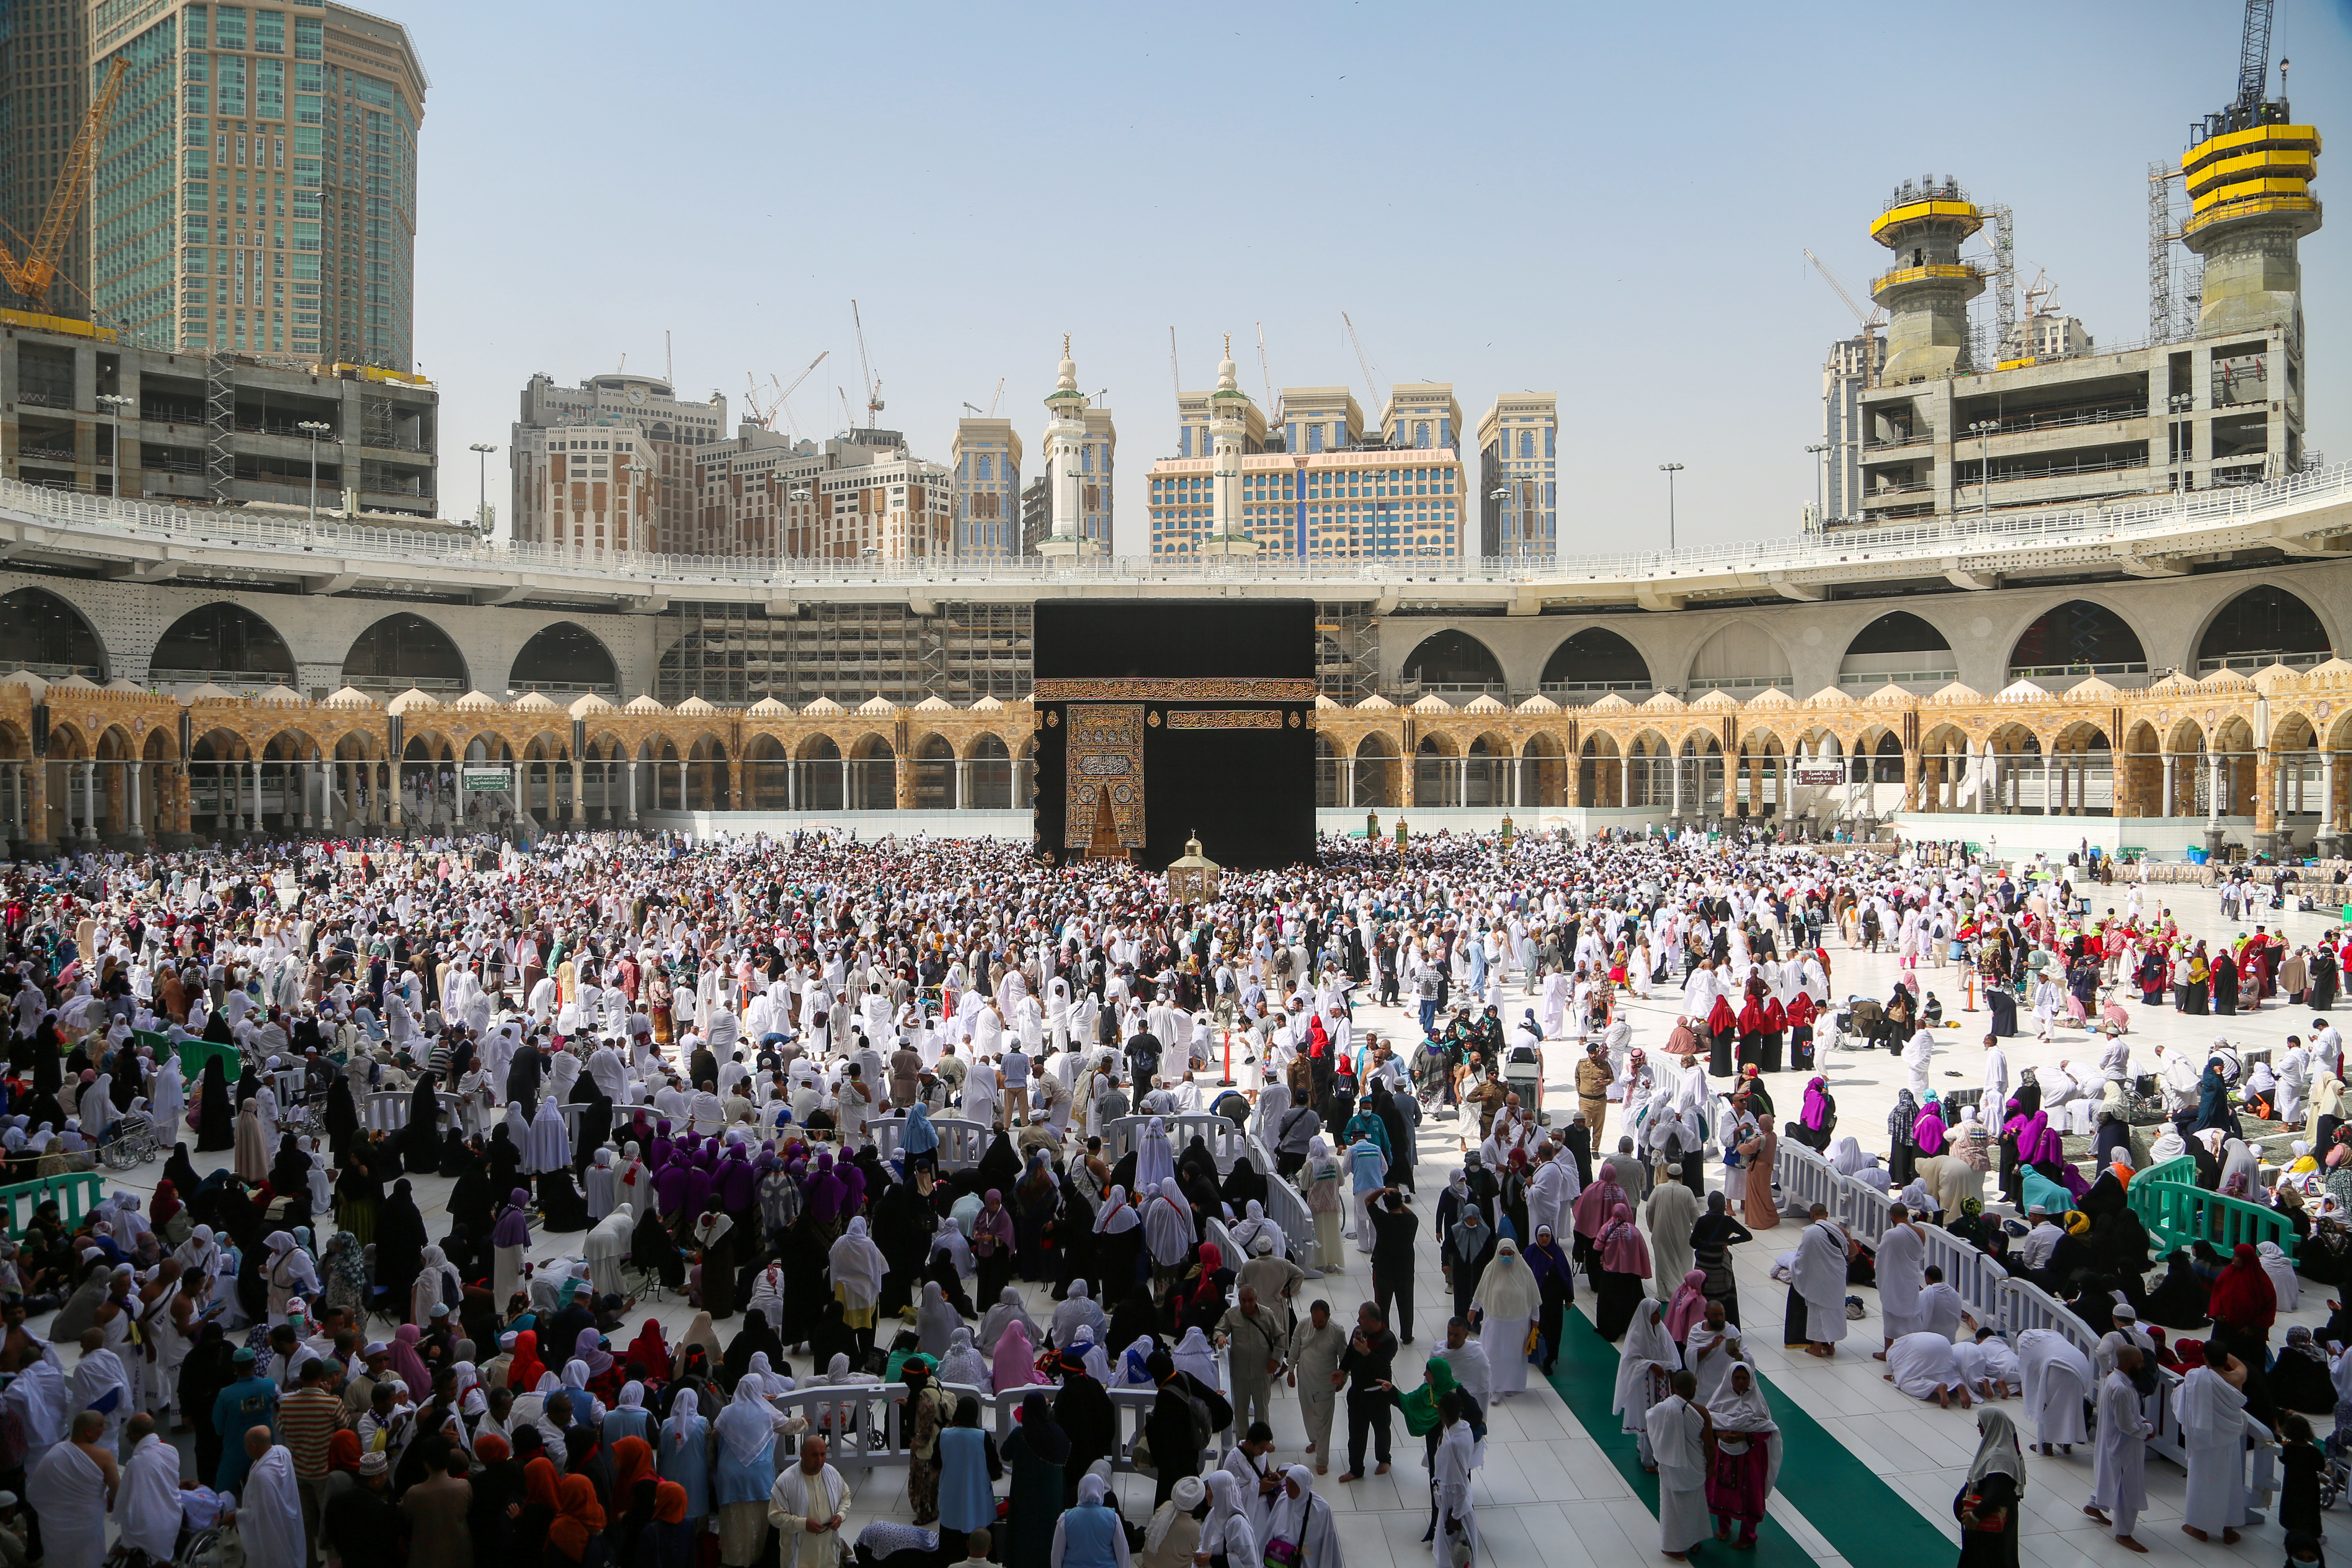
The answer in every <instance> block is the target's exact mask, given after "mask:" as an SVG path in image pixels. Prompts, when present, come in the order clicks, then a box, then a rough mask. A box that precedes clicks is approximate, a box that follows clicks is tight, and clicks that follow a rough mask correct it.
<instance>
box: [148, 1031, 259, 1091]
mask: <svg viewBox="0 0 2352 1568" xmlns="http://www.w3.org/2000/svg"><path fill="white" fill-rule="evenodd" d="M131 1039H132V1040H133V1041H134V1042H136V1043H137V1044H139V1045H142V1046H144V1047H147V1048H148V1049H149V1050H151V1051H153V1052H154V1053H155V1059H156V1060H157V1061H162V1060H163V1057H164V1054H165V1053H166V1052H168V1051H169V1050H170V1049H171V1048H172V1042H171V1040H170V1039H169V1038H168V1037H165V1036H163V1035H159V1034H157V1033H155V1032H154V1031H153V1030H152V1029H140V1030H137V1031H134V1032H133V1033H132V1035H131ZM215 1057H218V1058H220V1059H221V1071H223V1072H224V1073H226V1074H227V1075H228V1079H229V1081H230V1082H231V1083H235V1082H236V1076H237V1074H238V1072H239V1071H240V1070H242V1069H241V1068H240V1067H239V1065H238V1063H239V1058H238V1055H237V1049H236V1047H235V1046H233V1045H224V1044H222V1043H221V1042H220V1041H218V1040H183V1041H181V1042H180V1076H181V1077H182V1078H184V1079H187V1080H188V1084H189V1087H190V1088H194V1085H195V1082H196V1080H197V1079H200V1078H202V1077H204V1074H205V1063H206V1062H208V1061H210V1060H211V1059H212V1058H215Z"/></svg>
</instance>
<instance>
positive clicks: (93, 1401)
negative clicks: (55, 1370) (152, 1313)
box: [66, 1329, 137, 1450]
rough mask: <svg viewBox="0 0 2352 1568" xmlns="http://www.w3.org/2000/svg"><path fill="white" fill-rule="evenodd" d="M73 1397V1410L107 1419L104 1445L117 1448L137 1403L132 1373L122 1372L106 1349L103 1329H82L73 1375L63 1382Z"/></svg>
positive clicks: (115, 1358)
mask: <svg viewBox="0 0 2352 1568" xmlns="http://www.w3.org/2000/svg"><path fill="white" fill-rule="evenodd" d="M66 1387H67V1391H68V1394H70V1395H71V1396H72V1401H73V1403H72V1408H73V1409H76V1410H95V1411H96V1412H98V1414H99V1415H101V1416H103V1417H104V1418H105V1420H106V1446H107V1447H108V1448H109V1449H110V1450H112V1449H114V1448H116V1447H117V1445H118V1443H119V1440H120V1439H121V1436H122V1424H123V1423H124V1422H125V1421H128V1420H129V1419H131V1406H132V1405H134V1404H136V1403H137V1401H136V1400H135V1399H134V1398H133V1397H132V1394H131V1374H130V1373H128V1372H127V1371H125V1370H124V1369H123V1365H122V1358H121V1357H120V1356H118V1355H116V1354H115V1353H114V1352H112V1351H110V1350H109V1349H107V1348H106V1331H105V1330H104V1329H85V1330H83V1331H82V1336H81V1360H80V1361H79V1362H77V1363H74V1369H73V1375H72V1376H71V1377H69V1378H68V1379H67V1380H66Z"/></svg>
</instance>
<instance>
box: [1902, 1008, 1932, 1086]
mask: <svg viewBox="0 0 2352 1568" xmlns="http://www.w3.org/2000/svg"><path fill="white" fill-rule="evenodd" d="M1935 1059H1936V1035H1935V1031H1934V1030H1932V1029H1929V1028H1927V1027H1926V1026H1921V1028H1920V1030H1919V1032H1918V1033H1917V1034H1915V1035H1913V1036H1912V1037H1911V1043H1910V1044H1909V1045H1907V1046H1905V1047H1903V1069H1904V1071H1905V1072H1906V1073H1908V1074H1909V1075H1910V1077H1909V1078H1908V1079H1906V1083H1905V1087H1906V1088H1907V1089H1910V1090H1911V1098H1912V1099H1913V1100H1915V1101H1916V1102H1917V1103H1919V1104H1922V1105H1924V1104H1926V1103H1927V1069H1928V1068H1929V1066H1930V1065H1932V1064H1933V1063H1934V1061H1935Z"/></svg>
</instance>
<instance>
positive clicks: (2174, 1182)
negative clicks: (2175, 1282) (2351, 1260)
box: [2126, 1157, 2296, 1258]
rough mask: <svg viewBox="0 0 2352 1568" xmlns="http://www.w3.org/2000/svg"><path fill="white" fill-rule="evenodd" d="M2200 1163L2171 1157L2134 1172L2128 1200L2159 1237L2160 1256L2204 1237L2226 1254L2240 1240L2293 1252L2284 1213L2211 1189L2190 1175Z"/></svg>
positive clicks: (2291, 1234)
mask: <svg viewBox="0 0 2352 1568" xmlns="http://www.w3.org/2000/svg"><path fill="white" fill-rule="evenodd" d="M2184 1168H2185V1169H2184ZM2196 1169H2197V1163H2196V1162H2195V1161H2194V1160H2190V1159H2187V1158H2185V1157H2184V1158H2182V1159H2179V1160H2167V1161H2166V1162H2165V1163H2163V1164H2161V1165H2156V1166H2151V1167H2150V1168H2149V1169H2147V1170H2145V1171H2142V1172H2140V1173H2137V1175H2135V1176H2133V1177H2132V1183H2131V1186H2130V1188H2129V1189H2128V1190H2127V1192H2126V1201H2128V1202H2129V1203H2130V1205H2131V1209H2132V1213H2134V1214H2136V1215H2138V1216H2139V1222H2140V1224H2141V1225H2143V1226H2147V1232H2148V1234H2149V1235H2150V1236H2153V1237H2156V1240H2157V1245H2158V1247H2159V1248H2160V1249H2161V1256H2163V1257H2166V1258H2169V1257H2171V1256H2172V1255H2173V1254H2174V1253H2176V1252H2178V1251H2179V1250H2180V1249H2181V1248H2182V1247H2187V1246H2188V1245H2189V1243H2191V1242H2196V1241H2202V1242H2206V1243H2208V1244H2210V1246H2211V1247H2214V1249H2215V1250H2217V1251H2219V1252H2220V1253H2221V1255H2222V1256H2223V1257H2225V1258H2226V1257H2227V1256H2229V1254H2230V1252H2231V1249H2232V1248H2234V1247H2239V1246H2241V1245H2243V1246H2248V1247H2259V1246H2260V1245H2262V1244H2263V1242H2265V1241H2268V1242H2273V1243H2275V1244H2276V1245H2277V1247H2278V1249H2279V1250H2280V1251H2281V1252H2284V1253H2285V1254H2286V1255H2287V1257H2288V1258H2293V1257H2294V1249H2295V1241H2296V1237H2295V1234H2294V1226H2291V1225H2289V1224H2287V1222H2286V1216H2285V1215H2282V1214H2280V1213H2279V1212H2278V1211H2277V1210H2276V1209H2270V1208H2264V1207H2263V1205H2260V1204H2250V1203H2247V1202H2245V1201H2243V1200H2242V1199H2240V1198H2225V1197H2223V1196H2221V1194H2219V1193H2209V1192H2207V1191H2206V1190H2205V1189H2204V1188H2202V1187H2200V1186H2198V1185H2197V1184H2195V1183H2194V1181H2192V1180H2189V1178H2190V1177H2193V1176H2194V1175H2195V1173H2196Z"/></svg>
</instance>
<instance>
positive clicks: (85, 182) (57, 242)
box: [0, 56, 129, 310]
mask: <svg viewBox="0 0 2352 1568" xmlns="http://www.w3.org/2000/svg"><path fill="white" fill-rule="evenodd" d="M127 70H129V66H128V65H127V64H126V63H125V62H124V61H123V59H122V58H121V56H117V57H116V58H114V60H113V61H112V62H111V63H110V65H108V67H107V68H106V80H105V81H103V82H101V83H100V85H99V89H98V96H97V98H96V99H94V100H91V103H90V106H89V113H87V114H85V115H83V116H82V121H81V130H80V131H79V132H77V133H76V134H75V136H74V140H73V146H72V147H71V148H69V149H68V151H67V153H66V157H65V163H64V165H63V166H62V167H61V168H59V169H58V183H57V188H56V189H54V190H52V191H51V192H50V193H49V205H48V208H47V211H45V212H43V213H42V214H41V226H40V227H39V229H38V230H37V231H36V232H35V234H34V236H33V244H32V248H31V249H29V250H27V251H26V253H25V256H24V258H23V259H22V260H19V259H18V258H16V256H15V255H14V254H13V253H12V252H11V251H10V250H9V249H8V247H7V246H6V245H5V244H0V278H5V279H7V283H8V287H9V288H11V289H15V290H16V292H17V294H18V295H20V296H21V297H22V298H23V299H24V300H25V302H26V304H27V305H28V306H30V307H31V308H32V309H33V310H46V309H47V306H48V296H49V285H50V284H51V283H53V282H55V281H56V280H57V276H58V257H59V256H61V255H62V254H63V253H64V251H65V247H66V237H67V235H68V232H69V231H70V230H71V228H72V226H73V220H74V216H75V215H76V214H77V213H79V212H80V210H81V201H82V195H83V193H84V192H85V191H87V190H88V189H89V175H90V170H91V169H92V167H93V166H95V164H96V163H97V160H98V133H99V132H100V131H101V130H103V129H105V126H106V117H107V115H108V114H110V112H112V110H113V109H114V98H115V94H117V93H119V92H121V90H122V78H123V75H124V73H125V72H126V71H127ZM17 238H18V239H19V240H22V239H23V236H22V235H19V236H17Z"/></svg>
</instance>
